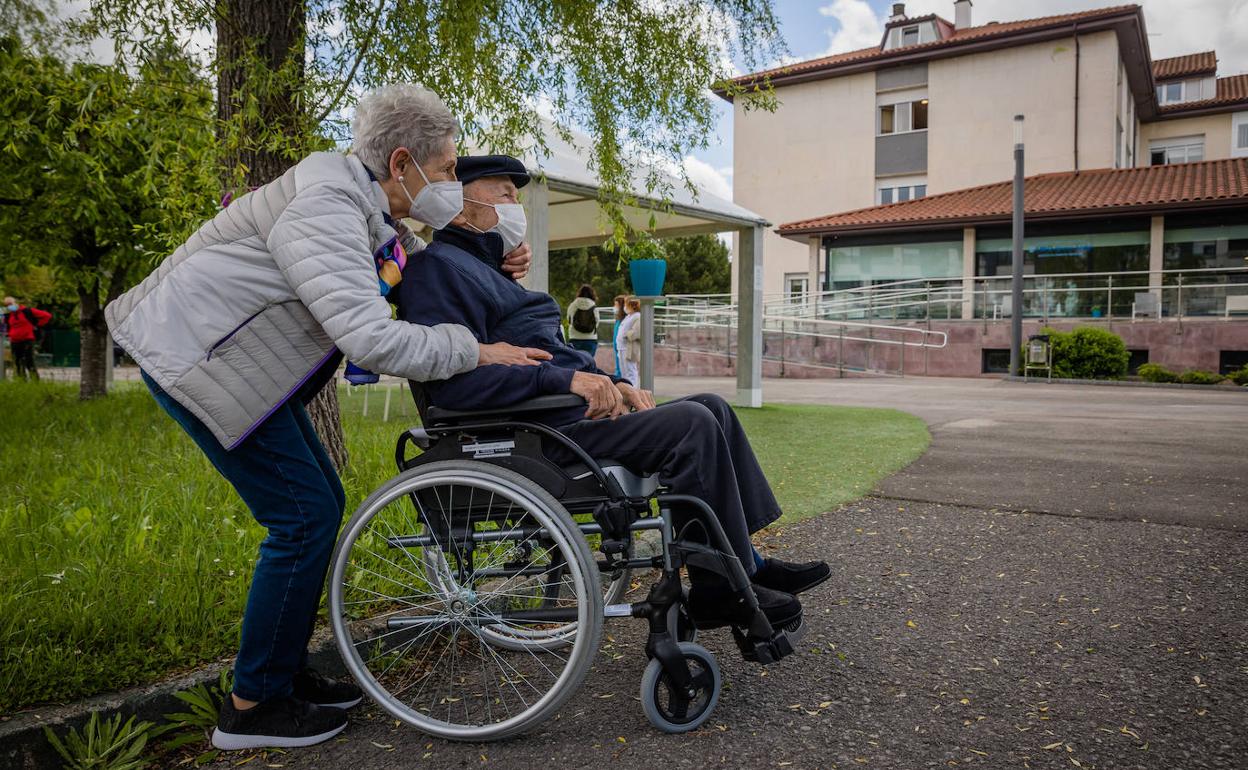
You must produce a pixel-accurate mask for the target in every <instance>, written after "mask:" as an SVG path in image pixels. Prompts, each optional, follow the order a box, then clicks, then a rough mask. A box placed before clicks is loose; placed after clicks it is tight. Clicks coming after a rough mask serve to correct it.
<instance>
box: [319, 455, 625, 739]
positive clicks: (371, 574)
mask: <svg viewBox="0 0 1248 770" xmlns="http://www.w3.org/2000/svg"><path fill="white" fill-rule="evenodd" d="M431 552H432V553H436V554H438V558H436V559H435V558H432V557H431V556H430V553H431ZM430 563H435V564H438V565H441V566H439V567H438V569H437V570H435V571H434V574H432V575H431V574H430V570H429V568H428V565H429V564H430ZM552 576H555V577H553V578H552ZM552 581H553V583H554V586H555V587H556V588H557V591H556V592H555V598H553V599H552V598H551V595H550V591H549V590H548V589H550V588H551V586H552ZM329 601H330V616H331V622H332V624H333V629H334V636H335V639H336V640H337V642H338V646H339V649H340V651H341V652H342V656H343V659H344V661H345V662H346V665H347V668H348V670H349V671H350V672H351V674H352V675H353V676H354V677H355V679H356V681H358V682H359V684H360V686H361V687H362V688H364V690H365V692H367V693H368V695H369V696H370V697H371V698H372V699H373V700H375V701H377V703H378V704H379V705H381V706H382V708H384V709H385V710H386V711H388V712H389V713H390V714H392V715H393V716H394V717H396V718H397V719H401V720H403V721H405V722H407V723H408V724H410V725H412V726H414V727H416V728H418V729H420V730H423V731H425V732H427V733H430V734H432V735H436V736H439V737H442V738H448V739H452V740H465V741H485V740H494V739H498V738H504V737H507V736H510V735H515V734H517V733H520V732H523V731H525V730H528V729H531V728H532V727H535V726H536V725H538V724H539V723H541V722H542V721H544V720H546V719H548V718H549V717H551V716H552V715H553V714H554V713H555V712H556V711H557V710H558V709H559V707H560V706H562V705H563V703H564V702H565V701H566V700H567V699H568V698H569V697H570V696H571V695H572V694H573V693H574V692H575V691H576V688H577V687H578V686H579V685H580V683H581V681H582V680H583V679H584V677H585V675H586V673H587V672H588V671H589V667H590V665H591V664H592V662H593V659H594V655H595V653H596V651H597V649H598V641H599V638H600V635H601V632H602V622H603V621H602V617H603V609H602V591H601V588H600V585H599V576H598V565H597V563H596V562H595V560H594V557H593V554H592V553H591V552H590V550H589V548H588V546H587V545H586V543H585V540H584V538H583V537H582V536H581V532H580V530H579V529H577V527H576V525H575V523H574V522H573V521H572V518H571V516H569V515H568V513H567V511H565V510H564V509H563V507H562V506H561V505H560V504H559V503H558V502H557V501H556V500H555V499H554V498H553V497H551V496H550V495H549V494H548V493H546V492H545V490H543V489H541V488H540V487H538V486H537V485H536V484H533V483H531V482H529V481H528V480H526V479H525V478H524V477H522V476H520V475H519V474H516V473H514V472H512V471H509V470H507V469H505V468H499V467H497V466H494V465H489V464H486V463H480V462H474V461H470V460H451V461H445V462H436V463H429V464H428V465H422V466H419V467H417V468H413V469H412V470H409V471H405V472H404V473H401V474H400V475H398V476H396V477H395V478H393V479H391V480H390V481H389V482H387V483H386V484H384V485H383V486H382V487H381V488H380V489H378V490H377V491H376V492H374V493H373V494H372V495H371V496H369V498H368V499H367V500H365V501H364V503H363V504H362V505H361V506H360V508H359V509H358V510H357V511H356V512H355V514H354V515H353V516H352V517H351V520H350V521H349V522H348V523H347V526H346V527H345V529H344V530H343V534H342V537H341V538H340V540H339V542H338V546H337V549H336V551H335V553H334V559H333V563H332V569H331V573H330V586H329ZM565 627H571V629H572V632H571V633H570V638H569V640H568V641H567V643H566V644H565V645H564V646H563V647H561V648H560V649H558V650H547V649H541V648H534V647H531V646H524V647H522V648H521V649H518V650H510V649H506V648H501V647H499V646H497V645H495V644H492V643H490V642H489V641H487V635H486V633H485V629H486V628H505V629H507V630H508V631H509V632H511V633H521V634H523V633H539V634H540V633H543V632H545V631H549V630H550V629H551V628H565Z"/></svg>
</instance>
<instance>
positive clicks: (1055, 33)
mask: <svg viewBox="0 0 1248 770" xmlns="http://www.w3.org/2000/svg"><path fill="white" fill-rule="evenodd" d="M1103 31H1113V32H1114V33H1116V34H1117V35H1118V46H1119V49H1120V51H1121V56H1122V58H1123V60H1124V61H1125V62H1126V65H1127V80H1128V83H1129V84H1130V86H1131V94H1132V97H1133V98H1134V99H1135V106H1136V112H1137V114H1138V115H1139V117H1140V119H1142V120H1143V119H1148V118H1151V117H1152V116H1153V113H1155V112H1156V104H1155V100H1154V90H1155V88H1156V83H1155V81H1154V80H1153V69H1152V64H1151V62H1150V59H1149V56H1148V32H1147V30H1146V29H1145V27H1144V11H1143V9H1141V8H1140V7H1139V6H1134V7H1128V8H1123V9H1121V10H1118V11H1114V12H1110V13H1106V14H1105V15H1104V16H1096V17H1093V18H1090V19H1068V20H1065V21H1061V22H1056V23H1054V24H1049V25H1044V26H1038V27H1031V28H1027V29H1023V30H1017V31H1011V32H1006V33H1003V34H1001V35H998V36H991V37H980V38H972V39H969V40H966V41H964V42H960V41H956V40H954V41H950V42H947V43H943V44H941V45H928V46H918V47H915V48H914V50H911V51H902V52H899V53H896V54H892V55H888V56H879V57H872V58H868V59H863V60H858V61H850V62H844V63H832V64H829V65H828V66H826V67H816V68H812V69H809V70H804V71H801V72H792V73H791V74H785V73H784V71H780V72H778V73H775V74H772V75H770V76H766V77H763V76H760V77H758V78H756V79H754V80H750V79H749V77H750V76H746V77H745V78H741V79H739V80H737V81H736V82H737V83H738V84H739V85H741V86H744V87H747V88H749V87H752V86H758V85H763V84H764V83H770V84H771V86H773V87H776V88H778V87H781V86H789V85H796V84H798V83H807V82H810V81H814V80H825V79H828V78H834V77H841V76H843V75H853V74H857V73H860V72H871V71H874V70H878V69H884V68H885V67H895V66H901V65H905V64H915V63H918V62H927V61H933V60H936V59H950V58H954V57H957V56H967V55H971V54H976V53H984V52H987V51H996V50H1000V49H1002V48H1013V47H1016V46H1019V45H1027V44H1029V43H1040V42H1045V41H1049V40H1059V39H1061V38H1064V37H1069V36H1071V35H1074V34H1088V33H1091V32H1103ZM715 93H716V95H718V96H719V97H720V98H722V99H724V100H726V101H729V102H731V101H732V96H731V95H730V94H728V93H727V92H726V91H725V90H724V89H715Z"/></svg>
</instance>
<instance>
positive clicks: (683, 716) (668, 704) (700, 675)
mask: <svg viewBox="0 0 1248 770" xmlns="http://www.w3.org/2000/svg"><path fill="white" fill-rule="evenodd" d="M679 646H680V653H681V655H683V656H684V658H685V664H686V665H688V666H689V673H690V675H691V676H692V682H691V683H690V687H689V689H688V690H686V691H684V692H680V691H678V690H677V689H676V688H675V687H674V686H673V684H672V682H671V677H669V676H668V674H667V672H666V671H664V670H663V664H662V663H660V662H659V660H658V659H657V658H655V659H653V660H651V661H650V663H649V664H647V665H646V673H645V674H644V675H642V677H641V709H642V711H644V712H645V713H646V718H647V719H649V720H650V723H651V724H652V725H654V726H655V727H657V728H659V729H660V730H662V731H663V732H665V733H686V732H689V731H690V730H696V729H698V728H699V727H701V726H702V724H703V723H704V722H706V720H707V719H709V718H710V716H711V712H712V711H714V710H715V704H717V703H718V702H719V690H720V687H721V685H722V684H723V680H722V678H721V677H720V674H719V666H718V665H717V664H716V663H715V656H714V655H711V653H710V651H709V650H707V649H706V648H705V647H702V646H701V645H697V644H693V643H692V642H680V644H679Z"/></svg>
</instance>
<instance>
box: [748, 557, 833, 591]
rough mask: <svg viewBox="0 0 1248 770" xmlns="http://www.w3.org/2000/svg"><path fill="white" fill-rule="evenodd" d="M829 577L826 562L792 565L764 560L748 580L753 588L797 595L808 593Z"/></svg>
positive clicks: (829, 571) (791, 563) (776, 560)
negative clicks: (759, 587)
mask: <svg viewBox="0 0 1248 770" xmlns="http://www.w3.org/2000/svg"><path fill="white" fill-rule="evenodd" d="M831 576H832V569H831V568H830V567H828V565H827V562H822V561H808V562H806V563H804V564H794V563H793V562H790V561H781V560H780V559H764V560H763V566H761V567H759V568H758V569H757V570H756V571H755V572H754V576H753V577H751V578H750V580H751V581H752V582H753V583H754V585H755V586H763V587H764V588H770V589H772V590H773V591H784V592H785V593H786V594H794V595H797V594H800V593H801V592H803V591H809V590H810V589H812V588H814V587H815V586H817V585H819V584H820V583H822V582H823V581H825V580H827V579H828V578H829V577H831Z"/></svg>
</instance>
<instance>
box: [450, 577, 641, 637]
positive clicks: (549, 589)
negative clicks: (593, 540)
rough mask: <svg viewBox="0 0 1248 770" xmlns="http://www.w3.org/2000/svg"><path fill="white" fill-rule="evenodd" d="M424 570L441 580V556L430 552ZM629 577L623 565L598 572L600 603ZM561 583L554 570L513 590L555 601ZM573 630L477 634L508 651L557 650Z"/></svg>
mask: <svg viewBox="0 0 1248 770" xmlns="http://www.w3.org/2000/svg"><path fill="white" fill-rule="evenodd" d="M430 562H432V563H430ZM426 569H429V570H432V572H431V578H430V579H431V581H432V580H441V579H442V577H441V576H443V575H445V574H446V560H445V559H443V558H441V554H433V555H430V557H429V561H427V562H426ZM631 579H632V571H631V570H629V569H627V568H624V569H620V570H616V571H614V572H611V573H603V572H601V571H599V581H598V582H599V584H600V585H601V586H602V592H603V599H602V601H603V604H616V603H618V602H620V601H621V600H622V599H623V598H624V594H625V593H627V592H628V588H629V581H630V580H631ZM562 582H563V580H562V576H561V575H560V573H559V572H557V571H556V572H551V573H549V574H547V575H545V576H543V577H542V578H541V581H540V585H539V584H535V581H528V582H526V583H523V584H522V585H518V586H516V587H515V588H514V589H513V590H527V591H530V592H533V593H534V594H535V595H536V594H537V593H539V592H540V593H541V594H542V595H543V596H544V597H545V602H547V603H551V604H557V603H558V602H559V592H560V590H561V585H562ZM576 631H577V624H576V623H565V624H563V625H551V626H545V627H541V628H538V627H526V628H516V627H515V626H512V625H506V624H496V625H491V626H484V627H483V628H482V629H481V635H482V638H484V639H485V640H486V641H487V642H489V643H490V644H493V645H495V646H498V647H503V648H505V649H508V650H525V649H535V650H538V649H540V650H558V649H561V648H563V647H566V646H568V645H569V644H571V643H572V640H573V639H574V638H575V637H576Z"/></svg>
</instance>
